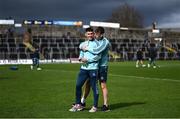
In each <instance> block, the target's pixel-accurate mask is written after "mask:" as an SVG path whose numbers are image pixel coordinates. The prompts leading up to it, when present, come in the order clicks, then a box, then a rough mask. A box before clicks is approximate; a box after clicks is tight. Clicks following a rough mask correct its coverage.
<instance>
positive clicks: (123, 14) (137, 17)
mask: <svg viewBox="0 0 180 119" xmlns="http://www.w3.org/2000/svg"><path fill="white" fill-rule="evenodd" d="M108 21H110V22H116V23H120V25H121V26H122V27H133V28H142V27H143V17H142V15H141V14H140V13H139V12H138V11H137V10H136V9H135V8H134V7H133V6H130V5H128V4H127V3H125V4H123V5H121V6H119V7H118V8H117V9H115V10H114V11H113V12H112V16H111V18H110V19H109V20H108Z"/></svg>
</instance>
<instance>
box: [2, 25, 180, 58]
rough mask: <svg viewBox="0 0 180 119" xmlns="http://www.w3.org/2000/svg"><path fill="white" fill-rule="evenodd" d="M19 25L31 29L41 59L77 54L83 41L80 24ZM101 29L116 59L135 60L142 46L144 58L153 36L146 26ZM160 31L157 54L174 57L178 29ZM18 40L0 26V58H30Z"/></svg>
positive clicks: (178, 46) (177, 48)
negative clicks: (75, 25) (60, 25)
mask: <svg viewBox="0 0 180 119" xmlns="http://www.w3.org/2000/svg"><path fill="white" fill-rule="evenodd" d="M23 28H24V29H26V28H31V29H32V35H33V36H32V41H33V42H34V43H36V44H38V46H39V47H40V50H41V53H42V55H43V56H44V59H67V58H78V54H79V44H80V43H81V42H82V41H83V35H82V34H83V32H81V31H82V28H80V27H70V26H68V27H59V26H37V25H35V26H33V25H32V26H24V27H23ZM11 29H12V30H11ZM105 30H106V34H105V35H106V37H107V38H109V39H110V43H111V52H112V53H114V54H118V56H120V57H118V60H121V61H123V60H135V59H136V51H137V49H138V48H142V50H143V56H144V59H148V52H147V51H148V48H147V47H148V44H149V43H150V42H152V39H153V38H152V37H151V36H148V32H150V29H141V30H139V29H132V30H120V29H112V28H106V29H105ZM161 32H162V35H163V36H162V38H163V40H162V42H161V45H164V44H165V45H166V47H160V49H159V51H158V57H157V58H158V59H161V60H166V59H170V60H174V59H178V58H179V54H180V52H179V51H180V32H178V31H171V30H167V29H162V30H161ZM22 41H23V39H22V33H19V32H16V29H14V28H12V26H3V27H1V28H0V60H5V59H8V60H11V59H30V58H31V55H32V53H31V52H30V51H29V50H28V49H26V48H25V46H24V45H23V43H22ZM168 48H169V49H168ZM112 53H111V54H112ZM114 54H113V55H112V56H111V57H110V58H111V60H113V57H114V56H115V55H114ZM118 60H117V59H116V60H115V61H118Z"/></svg>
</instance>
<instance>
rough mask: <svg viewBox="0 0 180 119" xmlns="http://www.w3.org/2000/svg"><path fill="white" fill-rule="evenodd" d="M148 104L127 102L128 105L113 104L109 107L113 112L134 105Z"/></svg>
mask: <svg viewBox="0 0 180 119" xmlns="http://www.w3.org/2000/svg"><path fill="white" fill-rule="evenodd" d="M143 104H146V103H145V102H126V103H116V104H111V105H109V107H110V109H111V110H115V109H118V108H124V107H129V106H133V105H143Z"/></svg>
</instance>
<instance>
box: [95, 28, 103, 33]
mask: <svg viewBox="0 0 180 119" xmlns="http://www.w3.org/2000/svg"><path fill="white" fill-rule="evenodd" d="M95 32H96V33H100V34H103V33H104V28H103V27H101V26H99V27H97V29H96V30H95Z"/></svg>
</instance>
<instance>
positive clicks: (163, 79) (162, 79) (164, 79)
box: [45, 69, 180, 82]
mask: <svg viewBox="0 0 180 119" xmlns="http://www.w3.org/2000/svg"><path fill="white" fill-rule="evenodd" d="M45 71H56V72H57V71H58V72H71V73H78V72H79V71H67V70H51V69H46V70H45ZM108 75H109V76H116V77H129V78H136V79H151V80H159V81H170V82H180V80H175V79H166V78H151V77H141V76H129V75H119V74H111V73H109V74H108Z"/></svg>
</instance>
